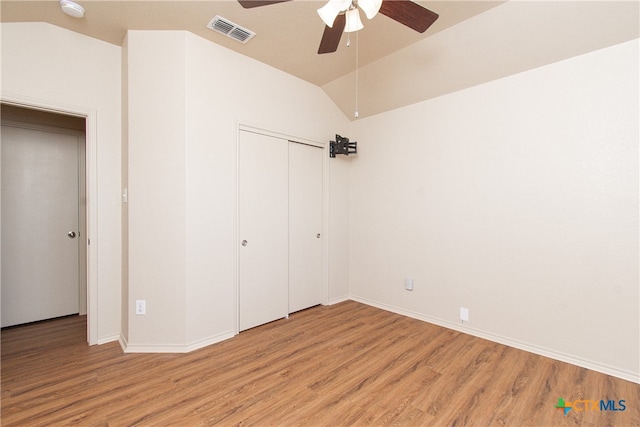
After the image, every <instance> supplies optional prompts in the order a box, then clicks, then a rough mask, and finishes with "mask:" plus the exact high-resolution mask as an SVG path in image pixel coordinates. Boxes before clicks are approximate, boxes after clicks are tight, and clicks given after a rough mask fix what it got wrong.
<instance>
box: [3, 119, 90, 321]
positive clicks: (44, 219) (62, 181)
mask: <svg viewBox="0 0 640 427" xmlns="http://www.w3.org/2000/svg"><path fill="white" fill-rule="evenodd" d="M1 145H2V150H1V155H2V173H1V179H2V181H1V184H2V216H1V218H2V239H1V240H2V285H1V299H2V315H1V317H2V326H3V327H4V326H11V325H16V324H21V323H26V322H32V321H36V320H42V319H48V318H53V317H58V316H63V315H68V314H74V313H78V310H79V302H78V241H79V236H78V233H79V231H78V230H79V228H78V137H77V136H73V135H67V134H61V133H54V132H46V131H41V130H34V129H24V128H19V127H12V126H2V139H1ZM69 233H73V234H72V235H70V234H69Z"/></svg>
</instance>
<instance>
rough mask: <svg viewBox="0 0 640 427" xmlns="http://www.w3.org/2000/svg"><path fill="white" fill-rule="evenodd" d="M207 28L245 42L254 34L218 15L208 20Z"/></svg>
mask: <svg viewBox="0 0 640 427" xmlns="http://www.w3.org/2000/svg"><path fill="white" fill-rule="evenodd" d="M207 28H209V29H211V30H213V31H217V32H219V33H222V34H224V35H225V36H227V37H231V38H232V39H234V40H238V41H239V42H240V43H246V42H248V41H249V40H251V39H252V38H253V36H255V35H256V33H254V32H253V31H251V30H247V29H246V28H242V27H241V26H239V25H238V24H235V23H233V22H231V21H229V20H228V19H225V18H222V17H221V16H218V15H216V16H214V17H213V19H211V21H209V23H208V24H207Z"/></svg>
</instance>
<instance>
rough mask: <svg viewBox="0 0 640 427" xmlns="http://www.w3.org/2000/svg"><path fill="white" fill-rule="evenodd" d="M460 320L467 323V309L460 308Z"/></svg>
mask: <svg viewBox="0 0 640 427" xmlns="http://www.w3.org/2000/svg"><path fill="white" fill-rule="evenodd" d="M460 320H462V321H463V322H468V321H469V309H468V308H464V307H460Z"/></svg>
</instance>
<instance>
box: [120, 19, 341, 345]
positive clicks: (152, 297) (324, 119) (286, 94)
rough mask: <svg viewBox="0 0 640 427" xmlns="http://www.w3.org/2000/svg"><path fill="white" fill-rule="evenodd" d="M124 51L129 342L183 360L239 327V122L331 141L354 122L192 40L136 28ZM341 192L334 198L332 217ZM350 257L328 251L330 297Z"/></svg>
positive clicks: (337, 293) (288, 81)
mask: <svg viewBox="0 0 640 427" xmlns="http://www.w3.org/2000/svg"><path fill="white" fill-rule="evenodd" d="M127 44H128V62H129V74H128V84H129V93H128V97H129V141H128V143H129V192H130V193H129V194H130V200H129V251H130V252H129V305H130V308H129V313H128V315H129V331H128V333H129V334H128V335H129V336H128V345H129V350H131V351H134V350H135V351H169V350H171V349H174V350H177V351H185V350H189V349H192V348H196V347H199V346H202V345H206V344H207V343H211V342H215V341H217V340H220V339H223V338H226V337H229V336H231V335H233V333H234V331H235V328H236V319H237V314H236V299H235V289H236V288H235V280H236V277H235V275H236V272H235V256H236V255H235V248H236V242H235V238H236V236H235V227H236V211H235V203H236V202H235V200H236V187H235V185H236V182H235V181H236V138H237V127H238V125H239V124H245V125H251V126H256V127H261V128H263V129H267V130H271V131H276V132H281V133H284V134H287V135H291V136H294V137H300V138H305V139H310V140H316V141H319V142H324V141H329V139H331V138H332V137H333V135H334V134H335V133H340V132H345V129H346V128H348V126H349V122H348V120H347V118H345V117H344V116H343V115H342V114H341V113H340V111H339V110H338V108H337V107H336V106H335V105H334V104H333V103H332V102H331V101H330V99H329V98H328V97H327V96H326V95H325V94H324V93H323V92H322V91H321V90H320V89H319V88H317V87H315V86H313V85H311V84H309V83H306V82H303V81H301V80H299V79H297V78H294V77H292V76H290V75H288V74H285V73H283V72H281V71H278V70H275V69H273V68H271V67H268V66H266V65H264V64H262V63H259V62H257V61H254V60H251V59H249V58H246V57H244V56H242V55H239V54H237V53H234V52H232V51H230V50H228V49H225V48H223V47H220V46H218V45H216V44H213V43H211V42H208V41H206V40H204V39H202V38H200V37H197V36H194V35H192V34H190V33H186V32H163V31H130V32H129V34H128V37H127ZM159 70H162V72H159ZM336 168H337V170H340V168H339V167H337V166H334V167H333V168H330V170H333V169H336ZM342 174H343V175H344V170H343V171H342ZM345 194H348V188H337V189H335V191H332V192H331V197H332V198H331V201H330V203H331V205H332V206H333V207H334V209H336V210H338V211H339V210H346V209H347V202H348V199H347V197H345ZM341 237H342V238H343V239H344V238H345V237H344V236H341ZM330 244H331V243H330ZM346 251H347V247H344V248H342V250H340V249H339V248H338V249H337V250H336V251H335V252H332V253H331V260H330V265H336V266H337V270H336V271H337V273H335V274H333V275H331V276H330V279H331V280H330V283H329V298H330V299H332V300H338V299H341V298H342V299H344V298H346V297H347V286H346V285H347V283H348V277H347V274H348V268H347V267H346V263H347V252H346ZM135 299H145V300H146V302H147V314H146V315H145V316H136V315H135V314H133V310H134V306H133V301H134V300H135Z"/></svg>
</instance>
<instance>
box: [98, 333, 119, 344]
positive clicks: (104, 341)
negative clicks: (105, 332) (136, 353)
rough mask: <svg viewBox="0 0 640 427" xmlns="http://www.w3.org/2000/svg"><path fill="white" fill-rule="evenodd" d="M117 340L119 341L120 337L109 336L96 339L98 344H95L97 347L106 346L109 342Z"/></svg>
mask: <svg viewBox="0 0 640 427" xmlns="http://www.w3.org/2000/svg"><path fill="white" fill-rule="evenodd" d="M119 339H120V335H110V336H107V337H103V338H98V342H97V343H96V344H98V345H101V344H107V343H110V342H114V341H118V340H119Z"/></svg>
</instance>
